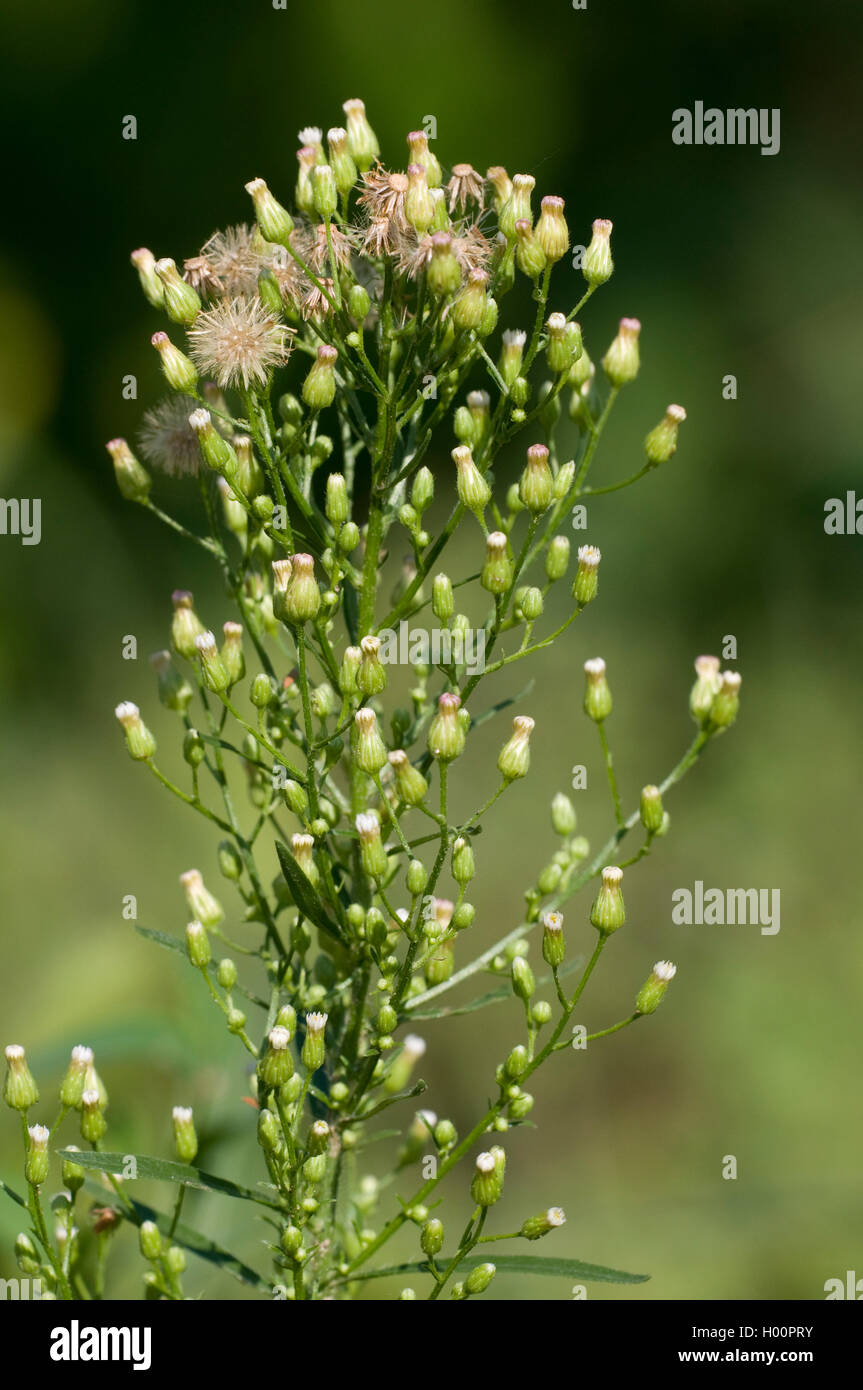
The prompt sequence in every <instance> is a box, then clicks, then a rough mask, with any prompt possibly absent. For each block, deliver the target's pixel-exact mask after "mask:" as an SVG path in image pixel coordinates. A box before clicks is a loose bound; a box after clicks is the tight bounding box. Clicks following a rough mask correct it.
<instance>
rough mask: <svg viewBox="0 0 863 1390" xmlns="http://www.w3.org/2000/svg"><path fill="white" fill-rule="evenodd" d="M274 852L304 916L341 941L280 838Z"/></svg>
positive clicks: (310, 886) (314, 893) (309, 884)
mask: <svg viewBox="0 0 863 1390" xmlns="http://www.w3.org/2000/svg"><path fill="white" fill-rule="evenodd" d="M276 854H277V855H278V856H279V863H280V864H281V866H282V873H283V874H284V876H285V878H286V879H287V882H288V887H289V888H290V890H291V895H292V897H293V899H294V902H295V903H296V905H297V907H298V908H299V909H300V912H302V914H303V916H304V917H308V919H309V921H310V922H314V924H315V926H316V927H320V929H321V931H323V932H326V934H327V936H331V937H332V938H333V940H334V941H341V939H342V938H341V936H340V934H339V932H338V930H337V928H336V927H335V925H334V924H333V923H332V922H331V921H330V919H329V917H328V916H327V915H326V913H325V912H324V909H323V907H322V905H321V901H320V899H319V897H318V896H317V894H316V892H315V890H314V888H313V887H312V885H311V883H310V882H309V880H308V879H307V878H306V875H305V874H304V873H303V871H302V869H301V868H300V866H299V864H298V863H297V861H296V859H295V858H294V856H293V855H292V854H291V851H290V850H289V849H288V847H287V845H285V844H283V843H282V841H281V840H276Z"/></svg>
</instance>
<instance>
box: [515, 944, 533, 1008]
mask: <svg viewBox="0 0 863 1390" xmlns="http://www.w3.org/2000/svg"><path fill="white" fill-rule="evenodd" d="M512 989H513V993H514V994H516V995H517V996H518V998H519V999H523V1000H524V1002H525V1003H528V1002H529V1001H530V999H531V997H532V995H533V994H534V992H535V990H536V980H535V979H534V975H533V971H532V970H531V968H530V966H529V965H528V963H527V961H526V960H525V958H524V956H516V957H515V959H514V960H513V962H512Z"/></svg>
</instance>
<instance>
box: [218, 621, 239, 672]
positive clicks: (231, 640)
mask: <svg viewBox="0 0 863 1390" xmlns="http://www.w3.org/2000/svg"><path fill="white" fill-rule="evenodd" d="M222 632H223V633H224V634H225V640H224V642H223V643H222V650H221V652H220V653H219V655H220V656H221V658H222V662H223V664H224V667H225V670H226V671H227V673H228V682H229V686H230V685H236V684H237V681H241V680H242V679H243V677H244V676H245V674H246V659H245V657H244V656H243V627H242V624H241V623H234V622H230V621H228V622H226V623H224V624H223V625H222Z"/></svg>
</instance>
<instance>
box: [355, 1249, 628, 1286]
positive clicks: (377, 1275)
mask: <svg viewBox="0 0 863 1390" xmlns="http://www.w3.org/2000/svg"><path fill="white" fill-rule="evenodd" d="M440 1263H441V1264H446V1263H447V1262H446V1260H444V1259H443V1258H441V1261H440ZM484 1264H493V1265H494V1266H495V1268H496V1269H497V1271H498V1273H499V1274H544V1275H551V1276H553V1277H555V1278H558V1279H578V1280H583V1281H586V1282H588V1283H594V1284H644V1283H646V1282H647V1280H648V1279H649V1278H650V1275H649V1274H627V1273H625V1272H624V1271H623V1270H622V1269H609V1268H608V1267H607V1266H606V1265H591V1264H586V1263H585V1261H584V1260H564V1259H558V1258H557V1257H556V1256H554V1255H550V1256H545V1255H495V1256H494V1257H491V1256H489V1257H488V1258H487V1257H486V1256H484V1255H466V1256H465V1258H464V1259H463V1260H460V1261H459V1264H458V1265H457V1268H458V1269H465V1270H468V1269H476V1267H477V1265H484ZM402 1274H431V1269H430V1267H429V1265H428V1264H427V1262H426V1261H425V1260H420V1261H418V1262H417V1263H416V1264H406V1265H389V1266H387V1268H386V1269H371V1270H358V1271H357V1272H356V1274H351V1275H350V1276H349V1279H386V1278H390V1277H393V1276H397V1275H402Z"/></svg>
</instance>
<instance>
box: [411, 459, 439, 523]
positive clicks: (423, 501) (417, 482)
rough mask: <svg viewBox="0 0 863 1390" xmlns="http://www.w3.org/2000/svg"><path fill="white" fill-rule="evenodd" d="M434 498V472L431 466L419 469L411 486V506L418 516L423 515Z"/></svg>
mask: <svg viewBox="0 0 863 1390" xmlns="http://www.w3.org/2000/svg"><path fill="white" fill-rule="evenodd" d="M433 499H434V474H433V473H432V471H431V469H430V468H426V467H425V466H423V467H422V468H420V469H419V471H418V472H417V474H416V477H415V478H414V480H413V486H412V487H411V506H412V507H413V509H414V511H415V512H416V514H417V516H422V514H423V512H424V511H425V510H426V508H427V507H430V506H431V504H432V501H433Z"/></svg>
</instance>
